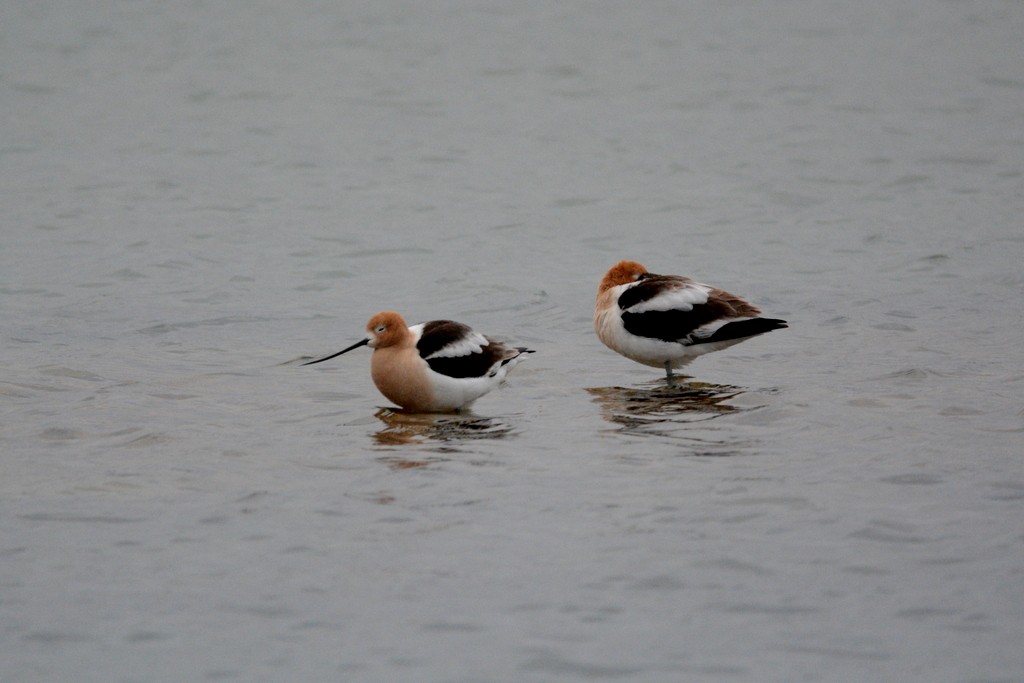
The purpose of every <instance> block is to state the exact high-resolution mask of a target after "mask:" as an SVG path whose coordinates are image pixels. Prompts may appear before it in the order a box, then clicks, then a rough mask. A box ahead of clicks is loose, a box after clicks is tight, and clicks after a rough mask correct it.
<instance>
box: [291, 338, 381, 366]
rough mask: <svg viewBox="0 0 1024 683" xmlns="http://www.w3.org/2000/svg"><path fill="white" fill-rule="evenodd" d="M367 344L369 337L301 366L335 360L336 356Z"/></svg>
mask: <svg viewBox="0 0 1024 683" xmlns="http://www.w3.org/2000/svg"><path fill="white" fill-rule="evenodd" d="M369 343H370V339H369V337H367V338H366V339H364V340H363V341H360V342H356V343H355V344H353V345H352V346H350V347H348V348H347V349H342V350H341V351H338V352H337V353H332V354H331V355H329V356H324V357H323V358H318V359H316V360H311V361H306V362H305V363H303V365H313V364H314V363H323V362H324V361H325V360H330V359H332V358H337V357H338V356H340V355H341V354H343V353H348V352H349V351H351V350H352V349H358V348H359V347H360V346H366V345H367V344H369Z"/></svg>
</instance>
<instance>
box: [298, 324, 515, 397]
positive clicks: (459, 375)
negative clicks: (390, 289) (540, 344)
mask: <svg viewBox="0 0 1024 683" xmlns="http://www.w3.org/2000/svg"><path fill="white" fill-rule="evenodd" d="M366 332H367V337H366V338H365V339H363V340H362V341H358V342H356V343H355V344H353V345H352V346H349V347H348V348H345V349H342V350H341V351H338V352H337V353H334V354H331V355H330V356H326V357H324V358H319V359H317V360H311V361H308V362H306V363H303V365H313V364H314V363H322V362H324V361H325V360H330V359H332V358H336V357H338V356H340V355H341V354H343V353H348V352H349V351H352V350H353V349H358V348H359V347H361V346H369V347H370V348H371V349H373V355H372V356H371V358H370V376H371V377H372V378H373V383H374V384H375V385H376V386H377V389H378V390H379V391H380V393H382V394H384V396H385V397H387V399H388V400H390V401H393V402H394V403H396V404H398V405H399V406H401V407H402V408H405V409H406V410H409V411H412V412H422V413H446V412H457V411H460V410H464V409H466V408H468V407H469V406H470V404H472V403H473V401H475V400H476V399H478V398H480V397H481V396H483V395H484V394H486V393H487V392H489V391H491V390H492V389H495V388H497V387H498V386H500V385H501V384H502V383H503V382H504V381H505V378H506V376H507V375H508V372H509V371H510V370H511V369H512V368H513V367H515V366H516V364H518V363H519V362H520V361H521V360H522V359H523V358H525V356H526V354H528V353H533V350H532V349H528V348H525V347H521V346H506V345H505V344H503V343H501V342H499V341H496V340H494V339H491V338H490V337H487V336H484V335H482V334H480V333H479V332H474V331H473V330H472V329H471V328H470V327H469V326H468V325H464V324H462V323H458V322H454V321H452V320H432V321H430V322H426V323H420V324H417V325H412V326H409V325H406V323H405V320H404V319H403V318H402V316H401V315H399V314H398V313H395V312H393V311H382V312H380V313H377V314H376V315H374V316H373V317H371V318H370V320H369V322H368V323H366Z"/></svg>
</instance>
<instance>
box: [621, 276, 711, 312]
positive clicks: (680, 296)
mask: <svg viewBox="0 0 1024 683" xmlns="http://www.w3.org/2000/svg"><path fill="white" fill-rule="evenodd" d="M633 286H635V285H633V284H629V285H625V286H624V287H623V291H625V290H626V288H628V287H633ZM711 290H712V288H711V287H709V286H708V285H702V284H700V283H699V282H673V283H671V284H668V283H666V285H665V287H664V288H663V289H662V290H661V291H660V292H658V293H657V294H656V295H655V296H653V297H651V298H650V299H647V300H646V301H641V302H640V303H638V304H635V305H633V306H630V307H629V308H627V309H626V310H627V311H629V312H630V313H646V312H648V311H692V310H693V307H694V306H700V305H701V304H706V303H707V302H708V295H709V294H710V293H711ZM620 295H621V293H620V294H617V295H616V299H617V298H618V296H620Z"/></svg>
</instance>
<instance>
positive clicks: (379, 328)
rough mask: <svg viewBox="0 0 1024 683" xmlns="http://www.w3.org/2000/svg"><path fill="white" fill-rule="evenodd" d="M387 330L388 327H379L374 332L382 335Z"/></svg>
mask: <svg viewBox="0 0 1024 683" xmlns="http://www.w3.org/2000/svg"><path fill="white" fill-rule="evenodd" d="M386 329H387V328H386V327H384V326H383V325H377V329H376V330H374V331H375V332H376V333H377V334H380V333H381V332H383V331H384V330H386Z"/></svg>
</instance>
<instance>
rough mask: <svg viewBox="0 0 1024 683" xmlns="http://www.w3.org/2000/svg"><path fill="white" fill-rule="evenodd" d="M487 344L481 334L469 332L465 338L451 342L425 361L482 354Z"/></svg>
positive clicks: (485, 338)
mask: <svg viewBox="0 0 1024 683" xmlns="http://www.w3.org/2000/svg"><path fill="white" fill-rule="evenodd" d="M487 344H488V341H487V337H485V336H484V335H482V334H480V333H479V332H474V331H473V330H469V332H467V333H466V334H465V335H464V336H462V337H459V338H458V339H455V340H453V341H451V342H449V343H448V344H446V345H444V346H442V347H441V348H439V349H438V350H437V351H435V352H434V353H432V354H430V355H429V356H427V357H426V358H425V360H429V359H431V358H459V357H461V356H470V355H472V354H474V353H480V352H481V351H483V350H484V347H485V346H487Z"/></svg>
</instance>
